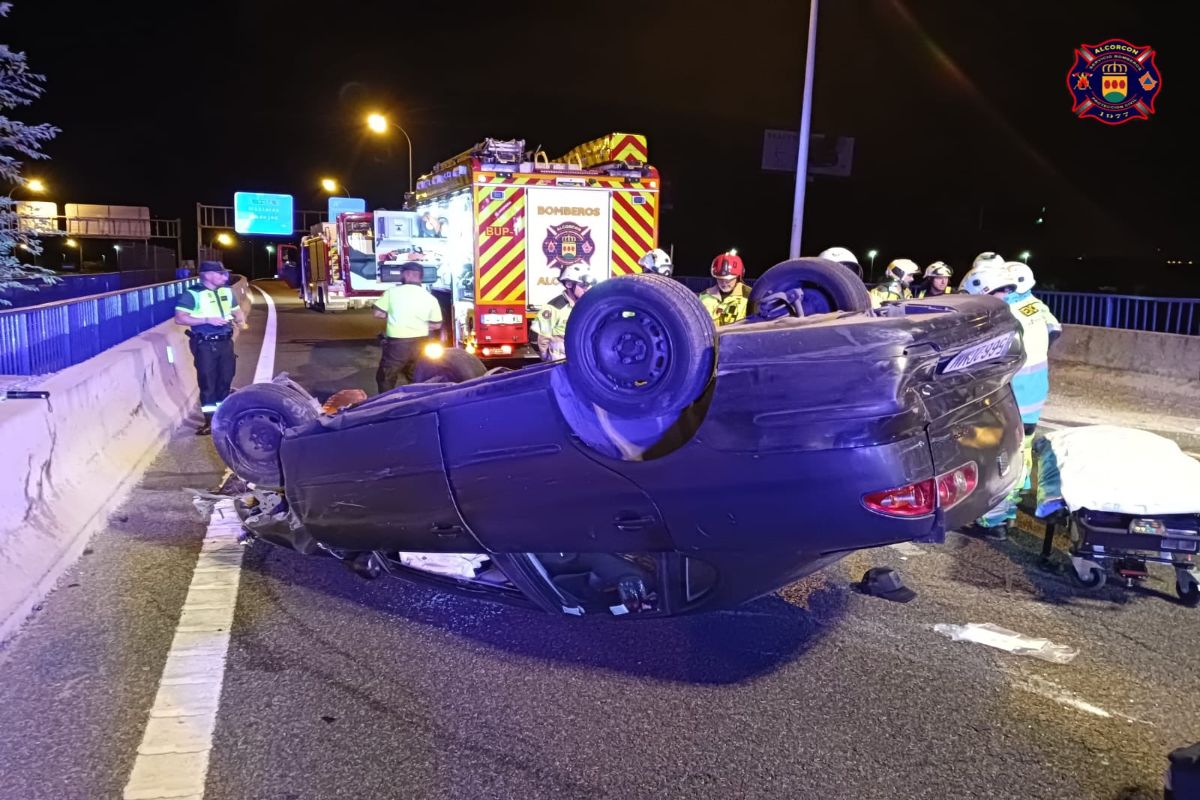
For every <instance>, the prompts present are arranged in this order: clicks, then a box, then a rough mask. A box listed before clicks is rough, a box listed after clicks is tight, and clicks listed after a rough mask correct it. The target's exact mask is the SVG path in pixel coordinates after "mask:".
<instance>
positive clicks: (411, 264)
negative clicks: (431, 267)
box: [400, 261, 425, 273]
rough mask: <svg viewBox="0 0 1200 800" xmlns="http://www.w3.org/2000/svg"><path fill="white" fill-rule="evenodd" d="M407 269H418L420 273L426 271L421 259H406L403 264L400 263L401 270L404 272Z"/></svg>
mask: <svg viewBox="0 0 1200 800" xmlns="http://www.w3.org/2000/svg"><path fill="white" fill-rule="evenodd" d="M406 269H411V270H416V271H417V272H420V273H424V272H425V267H424V265H422V264H421V262H420V261H405V262H404V263H403V264H401V265H400V271H401V272H403V271H404V270H406Z"/></svg>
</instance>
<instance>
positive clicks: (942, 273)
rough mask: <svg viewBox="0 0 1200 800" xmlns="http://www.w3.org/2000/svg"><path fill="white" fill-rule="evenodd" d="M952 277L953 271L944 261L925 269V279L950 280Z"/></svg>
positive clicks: (934, 263) (936, 262)
mask: <svg viewBox="0 0 1200 800" xmlns="http://www.w3.org/2000/svg"><path fill="white" fill-rule="evenodd" d="M953 275H954V270H952V269H950V265H949V264H947V263H946V262H945V261H935V262H933V263H932V264H930V265H929V266H928V267H926V268H925V277H926V278H950V277H953Z"/></svg>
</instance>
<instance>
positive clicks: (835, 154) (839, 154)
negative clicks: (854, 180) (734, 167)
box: [762, 130, 854, 178]
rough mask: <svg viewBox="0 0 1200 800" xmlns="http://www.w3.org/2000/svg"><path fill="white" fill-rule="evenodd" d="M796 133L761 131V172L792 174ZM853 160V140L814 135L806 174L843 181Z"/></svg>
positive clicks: (845, 137) (794, 167) (811, 140)
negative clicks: (828, 176)
mask: <svg viewBox="0 0 1200 800" xmlns="http://www.w3.org/2000/svg"><path fill="white" fill-rule="evenodd" d="M797 135H798V134H797V133H796V132H795V131H776V130H766V131H763V156H762V168H763V169H764V170H767V171H768V172H795V171H796V150H797V149H798V148H797V138H796V137H797ZM853 160H854V138H853V137H850V136H826V135H824V134H821V133H814V134H813V135H812V136H811V137H810V138H809V140H808V174H809V175H832V176H834V177H838V178H846V177H849V175H850V165H851V163H852V162H853Z"/></svg>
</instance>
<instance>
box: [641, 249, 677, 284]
mask: <svg viewBox="0 0 1200 800" xmlns="http://www.w3.org/2000/svg"><path fill="white" fill-rule="evenodd" d="M638 265H639V266H641V268H642V272H652V273H654V274H656V275H665V276H666V277H668V278H669V277H671V273H672V272H674V271H675V266H674V265H673V264H672V263H671V256H670V255H669V254H668V253H667V251H666V250H663V249H662V248H661V247H656V248H654V249H653V250H651V251H650V252H648V253H646V255H644V256H642V257H641V258H639V259H638Z"/></svg>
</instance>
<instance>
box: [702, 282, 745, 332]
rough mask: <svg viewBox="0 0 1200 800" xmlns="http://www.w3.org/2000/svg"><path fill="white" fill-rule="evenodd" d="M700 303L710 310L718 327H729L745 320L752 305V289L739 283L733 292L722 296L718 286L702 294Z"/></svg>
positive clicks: (709, 312)
mask: <svg viewBox="0 0 1200 800" xmlns="http://www.w3.org/2000/svg"><path fill="white" fill-rule="evenodd" d="M700 302H701V303H703V304H704V307H705V308H706V309H708V315H709V316H710V317H712V319H713V322H715V323H716V324H717V325H728V324H729V323H731V322H737V321H738V320H739V319H745V317H746V311H747V309H748V308H749V305H750V287H749V286H747V285H746V284H744V283H742V282H741V281H738V283H737V285H736V286H734V287H733V291H732V292H730V293H729V294H727V295H722V294H721V289H720V287H718V286H717V285H716V284H713V285H712V286H710V287H708V288H707V289H705V290H704V291H703V292H701V293H700Z"/></svg>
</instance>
